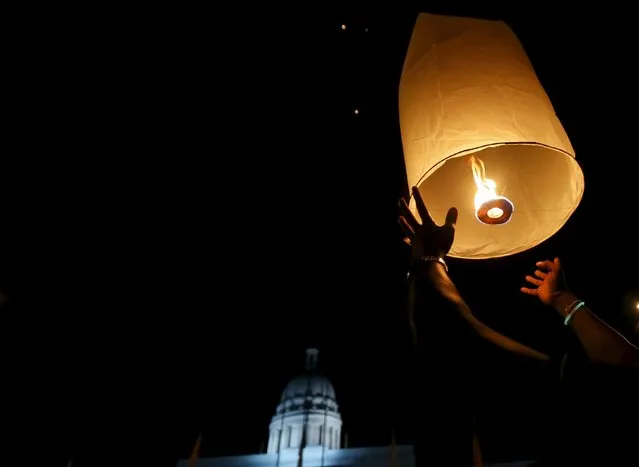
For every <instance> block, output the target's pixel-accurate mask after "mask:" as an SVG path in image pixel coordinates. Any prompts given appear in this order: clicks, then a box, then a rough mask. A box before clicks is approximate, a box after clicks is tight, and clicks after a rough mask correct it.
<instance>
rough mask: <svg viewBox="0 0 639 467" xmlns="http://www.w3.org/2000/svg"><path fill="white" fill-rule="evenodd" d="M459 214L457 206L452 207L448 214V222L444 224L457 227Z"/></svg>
mask: <svg viewBox="0 0 639 467" xmlns="http://www.w3.org/2000/svg"><path fill="white" fill-rule="evenodd" d="M458 215H459V212H458V211H457V208H450V209H449V210H448V214H446V222H445V223H444V225H445V226H446V227H455V224H457V216H458Z"/></svg>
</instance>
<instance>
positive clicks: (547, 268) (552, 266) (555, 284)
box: [521, 258, 561, 305]
mask: <svg viewBox="0 0 639 467" xmlns="http://www.w3.org/2000/svg"><path fill="white" fill-rule="evenodd" d="M536 265H537V268H539V269H537V270H536V271H535V276H536V277H533V276H526V281H527V282H528V283H530V284H532V285H534V286H535V288H529V287H522V288H521V291H522V292H523V293H525V294H528V295H535V296H537V297H539V300H541V301H542V303H544V304H545V305H552V304H553V300H554V298H555V296H556V294H557V292H560V291H561V290H560V284H561V262H560V261H559V258H555V259H554V260H553V261H549V260H546V261H539V262H538V263H536Z"/></svg>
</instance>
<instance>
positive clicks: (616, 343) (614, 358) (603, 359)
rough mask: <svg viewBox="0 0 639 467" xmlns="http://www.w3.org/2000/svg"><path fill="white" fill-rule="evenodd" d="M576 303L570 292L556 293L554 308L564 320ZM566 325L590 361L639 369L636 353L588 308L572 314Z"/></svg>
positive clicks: (638, 353)
mask: <svg viewBox="0 0 639 467" xmlns="http://www.w3.org/2000/svg"><path fill="white" fill-rule="evenodd" d="M578 300H579V299H578V298H577V297H576V296H575V295H573V294H572V293H570V292H559V293H557V294H556V295H555V298H554V300H553V306H554V308H555V309H556V310H557V311H558V312H559V314H560V315H561V316H562V318H565V317H566V310H568V307H570V306H571V305H572V304H574V303H575V302H576V301H578ZM569 326H570V327H571V328H572V329H573V331H574V332H575V334H576V335H577V338H578V339H579V341H580V342H581V345H583V347H584V350H585V351H586V353H587V355H588V357H589V358H590V360H591V361H592V362H594V363H608V364H613V365H623V366H639V350H637V349H635V348H634V347H633V346H632V345H631V344H630V343H628V342H627V341H626V340H625V339H624V338H623V337H622V336H621V335H620V334H618V333H617V332H616V331H614V330H613V329H612V328H610V327H609V326H607V325H606V324H605V323H604V322H603V321H601V320H600V319H599V318H597V317H596V316H595V315H593V314H592V313H591V312H590V310H588V308H587V307H583V308H582V309H580V310H578V311H577V312H576V313H575V314H574V315H573V317H572V319H571V320H570V322H569Z"/></svg>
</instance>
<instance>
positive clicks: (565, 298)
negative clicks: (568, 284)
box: [551, 290, 577, 317]
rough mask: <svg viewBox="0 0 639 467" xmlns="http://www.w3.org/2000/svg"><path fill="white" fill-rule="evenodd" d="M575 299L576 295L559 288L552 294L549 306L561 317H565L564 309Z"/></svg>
mask: <svg viewBox="0 0 639 467" xmlns="http://www.w3.org/2000/svg"><path fill="white" fill-rule="evenodd" d="M575 300H577V297H576V296H575V295H574V294H572V293H570V292H568V291H565V290H560V291H558V292H555V293H554V294H553V299H552V303H551V306H552V307H553V308H554V309H555V310H557V312H558V313H559V314H560V315H561V316H562V317H565V316H566V310H567V309H568V307H570V305H571V304H572V303H573V302H574V301H575Z"/></svg>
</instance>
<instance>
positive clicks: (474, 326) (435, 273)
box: [409, 261, 548, 360]
mask: <svg viewBox="0 0 639 467" xmlns="http://www.w3.org/2000/svg"><path fill="white" fill-rule="evenodd" d="M411 281H412V283H411V297H410V302H409V303H410V306H411V307H412V309H411V315H412V316H413V325H414V323H416V322H419V321H421V320H424V319H426V318H425V316H423V315H424V314H425V310H423V309H422V308H423V307H424V304H425V303H428V302H429V303H431V304H437V308H441V310H440V312H444V313H455V314H457V315H458V316H459V317H460V318H462V319H461V320H460V322H461V323H463V324H464V325H466V326H468V327H469V328H470V329H471V330H472V332H473V333H475V334H476V335H477V336H479V337H481V338H482V339H485V340H488V341H490V342H492V343H493V344H495V345H497V346H499V347H501V348H503V349H505V350H508V351H510V352H514V353H518V354H521V355H525V356H527V357H530V358H534V359H537V360H548V356H547V355H545V354H543V353H541V352H538V351H536V350H534V349H532V348H530V347H528V346H525V345H523V344H520V343H519V342H517V341H515V340H513V339H511V338H509V337H506V336H504V335H503V334H500V333H498V332H497V331H495V330H493V329H491V328H490V327H488V326H487V325H485V324H484V323H482V322H481V321H479V320H478V319H477V318H476V317H475V316H474V315H473V314H472V312H471V310H470V308H469V307H468V305H467V304H466V302H464V300H463V299H462V297H461V295H460V294H459V291H458V290H457V287H455V284H453V282H452V281H451V280H450V277H449V276H448V273H447V272H446V269H445V268H444V266H443V265H442V264H441V263H437V262H434V261H431V262H427V263H424V264H421V265H420V267H419V268H418V269H417V270H416V271H414V272H413V274H412V278H411ZM413 333H414V335H415V334H416V330H415V329H413Z"/></svg>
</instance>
